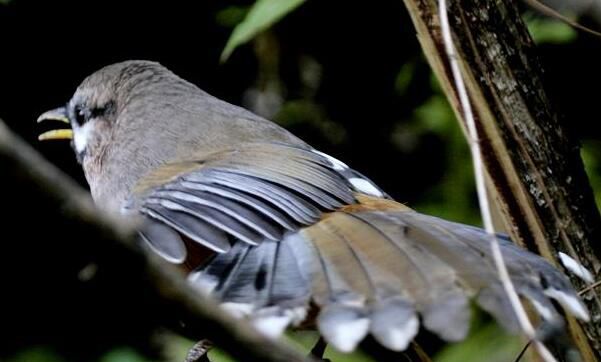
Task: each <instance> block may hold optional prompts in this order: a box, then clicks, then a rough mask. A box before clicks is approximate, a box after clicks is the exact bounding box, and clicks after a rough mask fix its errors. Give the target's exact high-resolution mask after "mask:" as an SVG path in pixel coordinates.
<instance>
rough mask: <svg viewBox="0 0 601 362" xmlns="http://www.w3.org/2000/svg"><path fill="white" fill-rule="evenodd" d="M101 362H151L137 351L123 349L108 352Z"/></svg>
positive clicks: (127, 348)
mask: <svg viewBox="0 0 601 362" xmlns="http://www.w3.org/2000/svg"><path fill="white" fill-rule="evenodd" d="M100 362H149V360H147V359H146V358H144V357H142V356H141V355H140V354H139V353H138V352H136V350H134V349H132V348H129V347H123V348H116V349H114V350H112V351H110V352H108V353H107V354H105V355H104V356H102V358H101V359H100Z"/></svg>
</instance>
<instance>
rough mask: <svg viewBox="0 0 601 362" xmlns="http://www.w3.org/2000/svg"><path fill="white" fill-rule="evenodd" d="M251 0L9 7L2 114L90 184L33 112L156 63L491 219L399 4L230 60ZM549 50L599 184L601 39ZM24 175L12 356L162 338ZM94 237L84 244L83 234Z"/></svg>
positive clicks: (358, 163)
mask: <svg viewBox="0 0 601 362" xmlns="http://www.w3.org/2000/svg"><path fill="white" fill-rule="evenodd" d="M251 4H252V1H163V2H152V1H112V0H103V1H59V0H53V1H48V0H46V1H33V0H30V1H28V0H13V1H11V2H10V3H8V4H4V5H2V4H0V36H1V39H2V41H1V43H0V118H2V119H3V120H4V121H5V122H6V123H7V124H8V125H9V127H11V128H12V129H13V130H14V131H15V132H17V133H18V134H19V135H20V136H21V137H22V138H23V139H25V140H26V141H27V142H28V143H30V144H31V145H33V146H34V147H35V148H36V149H38V150H39V151H40V152H41V153H43V154H44V155H45V156H46V157H47V158H48V159H49V160H50V161H51V162H52V163H54V164H56V165H57V166H58V167H59V168H61V169H62V170H64V171H65V172H66V173H68V174H69V175H70V176H72V177H74V178H76V179H77V180H78V181H79V182H81V183H82V185H85V180H84V178H83V174H82V172H81V170H80V168H79V165H78V164H77V162H76V161H75V158H74V157H73V153H72V151H71V149H70V147H69V146H68V145H67V144H66V143H62V142H48V143H44V144H41V143H39V142H38V141H37V135H38V134H39V133H41V132H42V131H44V130H46V128H45V127H44V126H40V125H37V124H36V123H35V119H36V118H37V116H38V115H39V114H40V113H42V112H43V111H46V110H48V109H51V108H55V107H58V106H62V105H63V104H64V103H66V102H67V101H68V100H69V98H70V97H71V95H72V93H73V91H74V90H75V88H76V87H77V85H78V84H79V82H80V81H81V80H82V79H83V78H84V77H85V76H87V75H88V74H90V73H92V72H93V71H95V70H97V69H98V68H100V67H102V66H104V65H108V64H111V63H114V62H118V61H123V60H127V59H149V60H155V61H159V62H160V63H162V64H163V65H165V66H167V67H168V68H170V69H171V70H173V71H174V72H175V73H176V74H178V75H180V76H181V77H183V78H185V79H187V80H189V81H191V82H193V83H195V84H197V85H198V86H200V87H201V88H203V89H204V90H206V91H208V92H209V93H211V94H213V95H215V96H218V97H220V98H223V99H225V100H227V101H229V102H231V103H234V104H239V105H244V106H246V107H248V108H251V109H253V110H256V111H258V112H260V113H263V114H266V115H267V116H269V117H270V118H272V119H275V120H276V121H278V122H280V123H281V124H283V125H284V126H286V127H287V128H289V129H291V130H292V131H293V132H294V133H296V134H297V135H299V136H301V137H302V138H304V139H305V140H306V141H308V142H309V143H311V144H312V145H313V146H315V147H316V148H318V149H321V150H322V151H324V152H327V153H330V154H332V155H333V156H335V157H337V158H340V159H341V160H343V161H344V162H346V163H348V164H350V165H352V166H353V167H354V168H356V169H357V170H360V171H361V172H362V173H364V174H365V175H367V176H368V177H370V178H371V179H372V180H374V181H375V182H376V183H378V184H379V185H380V186H381V187H383V188H384V189H385V190H386V191H387V192H388V193H390V194H391V195H392V196H394V197H395V198H396V199H398V200H399V201H402V202H406V203H408V204H409V205H410V206H412V207H415V208H417V209H418V210H421V211H425V212H430V213H435V214H437V215H441V216H444V217H448V218H452V219H455V220H459V221H464V222H472V223H478V216H477V215H478V214H477V211H476V209H475V205H476V203H475V195H474V192H473V181H472V176H471V166H470V160H469V158H468V152H467V151H466V148H465V145H464V142H465V141H464V140H463V138H462V135H461V132H460V131H459V129H458V127H457V124H456V123H455V122H454V121H453V119H454V118H453V115H452V113H451V112H450V109H449V107H448V105H447V104H446V101H444V98H443V97H442V95H441V93H440V91H439V89H438V87H437V86H436V84H435V81H433V80H432V76H431V74H430V70H429V67H428V66H427V64H426V63H425V61H424V60H423V56H422V55H421V51H420V49H419V45H418V43H417V41H416V38H415V35H414V30H413V27H412V24H411V22H410V19H409V17H408V15H407V13H406V10H405V9H404V7H403V4H402V2H401V1H379V2H362V1H358V2H344V3H340V2H332V1H330V2H326V1H316V0H309V1H307V2H306V3H305V4H303V5H302V6H301V7H300V8H298V9H297V10H296V11H294V12H293V13H292V14H290V15H288V16H287V17H286V18H285V19H284V20H283V21H281V22H280V23H278V24H277V25H276V26H275V27H273V28H271V29H270V30H268V31H267V32H266V33H264V34H262V35H260V36H259V37H258V38H257V39H256V40H255V41H254V42H252V43H249V44H246V45H244V46H242V47H241V48H239V49H237V50H236V51H235V52H234V53H233V55H232V56H231V57H230V59H229V60H227V61H226V62H225V63H223V64H220V62H219V56H220V53H221V51H222V49H223V47H224V46H225V43H226V42H227V39H228V37H229V35H230V33H231V31H232V27H233V25H235V23H236V22H238V21H239V20H240V19H242V17H243V15H244V13H245V11H246V9H247V8H248V6H249V5H251ZM526 17H527V18H528V19H534V20H532V21H541V19H539V18H536V17H533V15H531V14H527V15H526ZM583 22H584V23H585V24H589V25H591V26H596V25H595V23H594V22H592V21H590V20H588V19H583ZM556 30H557V29H556ZM554 31H555V30H554ZM565 32H566V31H564V33H565ZM567 32H568V33H569V32H570V30H569V29H568V30H567ZM539 47H540V56H541V58H542V64H543V65H544V68H545V82H546V86H547V90H548V91H549V93H550V95H551V97H552V99H553V100H554V103H555V104H556V106H557V109H558V110H559V111H560V114H561V117H562V119H563V120H564V123H565V125H566V127H568V129H569V130H571V131H572V133H573V135H574V136H575V137H579V138H580V139H582V140H583V142H584V144H585V146H586V148H585V154H584V156H585V161H586V163H587V166H588V167H589V172H590V174H591V177H592V179H593V186H594V187H597V186H601V180H600V179H599V176H598V174H599V171H600V170H601V145H600V143H599V139H600V138H599V135H600V123H599V119H598V118H599V116H598V107H597V105H598V104H599V99H598V98H599V90H598V85H599V84H600V81H601V71H599V64H601V52H599V49H600V48H601V39H598V38H595V37H592V36H588V35H585V34H579V35H575V34H572V35H571V36H568V37H567V38H565V39H564V38H560V39H559V40H557V39H555V40H553V39H552V40H551V41H546V42H542V41H541V43H540V45H539ZM273 99H275V101H274V102H271V103H270V102H267V103H268V106H266V107H263V106H261V104H263V103H262V101H265V100H273ZM269 104H271V105H269ZM0 176H1V171H0ZM0 185H1V184H0ZM10 186H11V187H10V188H9V187H8V186H7V185H4V187H3V191H2V192H3V193H4V194H5V195H4V196H5V197H4V198H3V201H4V202H3V204H4V205H3V206H4V207H3V208H2V209H3V210H4V212H8V213H12V218H11V217H8V218H6V217H5V218H4V221H3V222H10V223H13V222H14V223H17V222H18V223H21V222H22V223H23V225H25V227H27V228H31V230H27V231H26V232H24V233H23V234H21V235H8V234H6V233H5V234H4V235H2V236H1V238H2V244H3V245H5V246H8V249H6V250H5V251H4V252H0V258H2V265H1V266H0V268H1V269H0V272H1V273H2V276H3V279H4V280H5V284H4V285H5V286H8V287H5V288H4V289H3V291H2V292H0V295H2V298H1V300H2V304H3V305H2V306H1V307H2V308H1V309H2V311H3V315H1V317H3V320H2V322H0V328H2V329H3V331H2V333H3V337H4V338H3V341H2V342H0V345H3V347H2V348H1V351H0V360H2V355H9V354H13V353H14V352H15V351H18V350H20V349H21V348H24V347H25V346H28V345H31V344H33V345H42V346H45V345H51V346H53V347H52V348H53V349H55V350H57V351H59V352H60V353H61V354H63V355H67V358H68V359H70V360H85V358H84V356H90V355H95V354H102V353H103V351H105V350H106V349H107V348H108V347H107V346H112V345H115V344H116V345H134V346H146V347H144V348H143V349H146V350H148V348H147V343H146V342H147V340H148V339H149V338H150V334H152V333H151V332H150V330H151V329H152V328H153V326H156V325H157V324H161V323H162V321H161V320H160V317H158V316H157V315H156V314H153V313H154V309H153V308H155V307H156V306H154V307H153V306H147V305H143V289H142V290H139V291H136V289H135V288H133V289H132V288H131V286H130V285H129V284H128V282H127V278H126V277H123V278H121V279H122V280H121V283H119V284H118V285H114V284H111V283H114V282H113V279H111V277H110V276H104V277H101V278H99V279H100V281H97V282H94V283H96V284H94V283H92V286H90V285H89V284H85V283H83V284H82V282H81V281H80V279H78V278H76V277H75V276H76V274H77V273H79V271H80V270H81V269H82V268H83V267H85V266H86V265H87V263H88V262H89V261H88V260H84V259H81V258H79V257H78V256H77V255H78V254H77V252H76V251H75V250H70V249H69V248H66V247H64V246H61V240H48V239H44V238H45V230H46V229H47V228H56V227H58V226H57V225H56V224H51V223H53V222H59V221H58V220H60V218H59V217H58V216H57V215H58V214H57V211H55V210H47V213H48V215H49V217H48V218H44V219H39V218H37V219H31V218H28V210H30V208H35V207H36V199H35V197H34V196H35V194H28V193H25V192H20V190H19V185H10ZM597 189H599V187H597ZM15 210H18V212H15ZM38 211H39V210H38ZM17 215H18V217H17ZM36 215H39V213H36ZM55 234H56V233H55ZM55 234H53V235H55ZM81 243H82V245H81V248H83V249H85V240H81ZM17 252H19V253H20V254H19V253H17ZM23 253H25V255H23ZM101 276H102V275H101ZM103 278H104V279H103ZM84 284H85V285H84ZM107 314H108V316H109V317H106V315H107ZM9 319H10V320H11V321H12V320H16V322H10V323H8V320H9ZM5 321H6V323H5ZM116 321H122V323H118V324H116ZM124 321H126V322H124ZM140 348H142V347H140Z"/></svg>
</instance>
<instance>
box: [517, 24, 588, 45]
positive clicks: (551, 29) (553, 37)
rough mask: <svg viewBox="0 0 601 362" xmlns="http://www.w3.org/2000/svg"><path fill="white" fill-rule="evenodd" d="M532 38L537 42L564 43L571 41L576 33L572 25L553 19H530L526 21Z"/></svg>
mask: <svg viewBox="0 0 601 362" xmlns="http://www.w3.org/2000/svg"><path fill="white" fill-rule="evenodd" d="M527 24H528V30H529V31H530V35H532V39H534V42H535V43H537V44H543V43H550V44H565V43H569V42H571V41H573V40H574V39H576V37H577V36H578V33H577V32H576V30H575V29H574V28H572V26H570V25H568V24H566V23H563V22H561V21H557V20H554V19H538V18H537V19H532V20H530V21H528V22H527Z"/></svg>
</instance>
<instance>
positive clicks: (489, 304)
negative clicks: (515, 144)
mask: <svg viewBox="0 0 601 362" xmlns="http://www.w3.org/2000/svg"><path fill="white" fill-rule="evenodd" d="M135 195H136V196H135V198H134V199H132V202H131V207H132V208H134V209H136V210H138V211H139V212H140V213H142V214H143V215H144V216H145V217H146V219H147V226H146V227H145V228H144V229H143V230H142V231H141V235H142V238H143V239H144V240H146V241H147V242H148V245H150V246H151V248H152V249H153V250H155V251H156V252H157V253H159V254H160V255H162V256H164V257H165V258H166V259H168V260H171V261H173V262H183V261H184V260H185V259H186V257H187V256H188V255H187V250H188V249H189V248H190V245H189V244H190V243H193V242H196V243H199V244H201V245H203V246H205V247H207V248H210V249H212V250H214V251H216V252H217V253H215V255H213V256H212V257H211V258H210V259H209V260H208V261H206V262H205V263H203V264H202V265H201V266H200V267H198V268H197V269H196V270H195V271H193V272H192V273H191V275H190V279H191V281H192V283H194V285H196V286H198V287H199V288H201V289H202V290H204V291H206V292H209V293H211V294H212V295H214V296H215V297H217V298H218V299H219V300H220V301H221V302H222V303H224V306H225V307H226V308H229V309H230V310H231V311H233V312H236V313H239V314H241V315H250V316H251V318H252V320H253V321H254V323H255V324H256V325H257V327H259V328H260V329H262V330H263V331H265V332H267V333H272V334H279V333H281V332H282V331H283V330H284V329H285V328H286V327H287V326H288V325H290V324H298V323H300V322H302V321H303V320H305V319H307V318H306V317H307V313H310V312H311V310H312V309H315V310H318V311H319V312H318V313H319V314H318V316H317V318H316V321H317V326H318V328H319V330H320V332H321V333H322V334H323V335H324V337H325V338H326V340H327V341H328V342H330V343H332V344H333V345H334V346H335V347H337V348H338V349H340V350H343V351H350V350H352V349H353V348H354V347H355V346H356V345H357V343H359V342H360V341H361V340H362V339H363V338H364V337H365V335H367V334H368V333H371V334H372V335H373V336H374V338H375V339H376V340H378V341H379V342H380V343H382V344H383V345H384V346H386V347H388V348H390V349H393V350H403V349H404V348H406V346H407V345H408V343H409V342H410V341H411V339H412V338H413V336H415V334H416V333H417V331H418V328H419V324H420V319H419V318H418V315H420V316H421V324H422V325H423V326H424V327H425V328H427V329H429V330H430V331H432V332H434V333H436V334H438V335H439V336H440V337H441V338H443V339H445V340H449V341H456V340H460V339H462V338H464V337H465V336H466V334H467V332H468V328H469V319H470V318H469V317H470V305H469V300H471V299H473V300H475V301H476V303H477V304H478V305H479V306H480V307H481V308H482V309H484V310H486V311H488V312H489V313H490V314H491V315H493V316H494V317H495V318H496V319H497V321H499V323H500V324H502V325H503V326H505V327H506V328H507V329H509V330H516V328H517V321H516V319H515V317H513V315H514V313H513V312H512V310H511V307H510V304H509V301H508V300H507V297H506V296H505V293H504V291H503V287H502V285H501V283H500V281H499V278H498V277H497V273H496V269H495V266H494V262H493V259H492V257H491V251H490V244H489V239H488V237H487V235H486V234H485V233H484V232H483V231H482V230H481V229H478V228H474V227H471V226H467V225H462V224H457V223H452V222H448V221H445V220H442V219H438V218H435V217H431V216H426V215H422V214H419V213H417V212H414V211H412V210H411V209H409V208H407V207H405V206H404V205H402V204H399V203H397V202H395V201H393V200H390V199H389V198H388V197H387V196H386V195H385V194H384V193H383V192H382V191H381V190H380V189H379V188H377V186H375V185H374V184H373V183H372V182H371V181H370V180H368V179H366V178H365V177H363V176H362V175H360V174H359V173H357V172H355V171H353V170H352V169H350V168H349V167H348V166H346V165H345V164H343V163H342V162H340V161H338V160H336V159H334V158H332V157H330V156H327V155H325V154H323V153H320V152H317V151H314V150H311V149H303V148H297V147H291V146H286V145H281V144H248V145H243V146H240V147H238V148H237V149H232V150H228V151H224V152H219V153H215V154H213V155H210V156H209V157H206V158H204V159H199V160H194V161H191V162H189V163H180V164H174V165H166V166H164V167H162V168H160V169H158V170H157V171H156V172H154V173H153V174H151V175H149V176H148V177H146V178H144V180H141V181H140V183H139V185H138V187H137V189H136V192H135ZM499 239H500V243H501V248H502V252H503V255H504V257H505V261H506V263H507V266H508V268H509V272H510V275H511V277H512V279H513V282H514V283H515V285H516V288H517V291H518V293H519V294H520V295H521V296H522V297H523V298H524V299H526V300H528V301H529V302H530V303H531V304H532V305H533V307H534V308H535V309H536V310H537V311H538V312H539V314H540V315H541V317H542V318H543V319H556V318H560V317H559V314H558V312H557V311H556V309H555V308H554V306H553V303H551V301H550V299H549V298H552V299H555V300H557V301H558V302H560V304H562V305H563V306H564V307H565V308H566V309H567V310H569V311H570V312H572V313H573V314H575V315H576V316H577V317H580V318H581V319H587V318H588V314H587V311H586V308H585V307H584V306H583V304H582V302H581V301H580V299H579V298H578V296H577V294H576V293H575V292H574V290H573V289H572V288H571V286H570V284H569V282H568V281H567V279H566V278H565V277H564V276H563V274H561V273H560V272H559V271H558V270H556V269H555V268H554V267H552V266H551V265H550V264H549V263H547V262H546V261H545V260H543V259H542V258H540V257H538V256H536V255H534V254H532V253H529V252H527V251H525V250H522V249H521V248H519V247H517V246H515V245H514V244H512V243H511V242H510V241H509V240H508V239H506V237H504V236H499ZM313 307H317V308H313Z"/></svg>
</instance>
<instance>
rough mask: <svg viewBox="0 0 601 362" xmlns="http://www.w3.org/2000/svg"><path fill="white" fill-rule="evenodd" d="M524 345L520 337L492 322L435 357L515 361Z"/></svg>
mask: <svg viewBox="0 0 601 362" xmlns="http://www.w3.org/2000/svg"><path fill="white" fill-rule="evenodd" d="M523 347H524V342H523V341H521V340H520V338H519V337H517V336H512V335H509V334H507V333H506V332H505V331H503V330H502V329H501V327H499V326H498V325H497V324H495V323H490V324H487V325H484V326H482V327H480V328H477V329H476V330H475V331H473V332H471V333H470V335H469V336H468V338H467V339H466V340H465V341H463V342H461V343H457V344H450V345H448V346H447V347H446V348H444V349H443V350H442V351H441V352H440V353H439V354H438V355H437V356H436V357H435V358H434V361H435V362H480V361H483V360H486V361H487V362H507V361H515V358H516V357H517V356H518V354H519V353H520V351H521V349H522V348H523ZM483 358H484V359H483ZM523 361H525V359H523Z"/></svg>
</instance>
